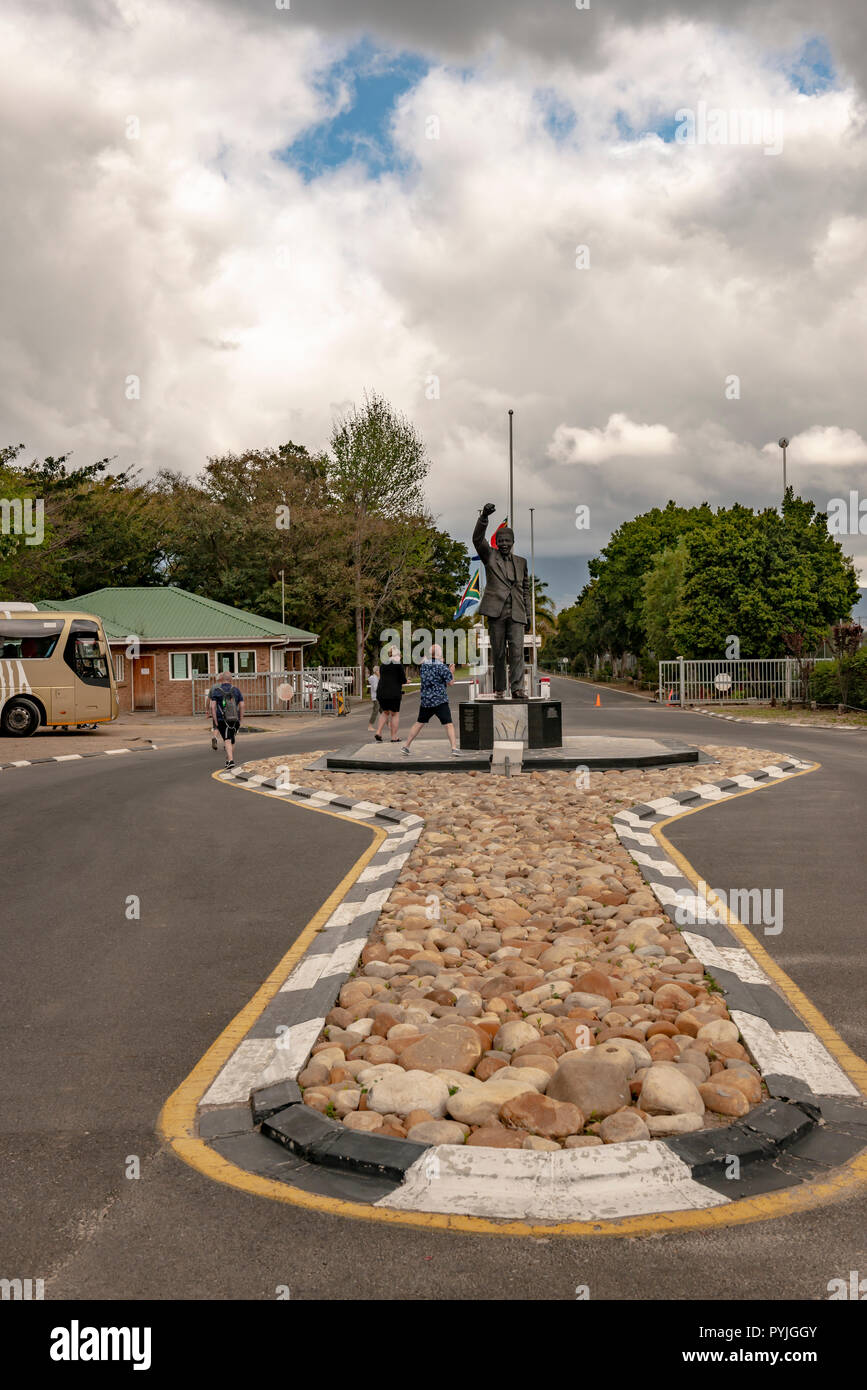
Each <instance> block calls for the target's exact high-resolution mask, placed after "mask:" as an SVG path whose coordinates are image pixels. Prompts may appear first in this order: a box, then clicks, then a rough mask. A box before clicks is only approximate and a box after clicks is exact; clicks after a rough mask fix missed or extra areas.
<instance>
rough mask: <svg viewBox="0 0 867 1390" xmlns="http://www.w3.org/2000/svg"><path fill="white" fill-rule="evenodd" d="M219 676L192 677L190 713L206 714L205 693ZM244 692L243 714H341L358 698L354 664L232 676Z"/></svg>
mask: <svg viewBox="0 0 867 1390" xmlns="http://www.w3.org/2000/svg"><path fill="white" fill-rule="evenodd" d="M219 680H220V677H219V676H216V675H214V676H197V677H196V678H195V679H194V680H193V683H192V685H193V714H207V712H208V695H209V692H210V691H211V690H213V688H214V686H215V685H216V684H217V683H218V682H219ZM232 684H233V685H235V686H237V687H238V689H239V690H240V691H241V694H242V695H243V696H244V714H245V715H246V716H247V717H249V716H250V715H251V714H343V713H345V712H346V708H347V701H348V700H349V699H350V698H351V697H355V698H361V695H362V689H361V671H360V670H359V668H358V667H357V666H310V667H308V668H307V669H306V670H304V671H259V672H257V674H256V675H255V676H233V677H232Z"/></svg>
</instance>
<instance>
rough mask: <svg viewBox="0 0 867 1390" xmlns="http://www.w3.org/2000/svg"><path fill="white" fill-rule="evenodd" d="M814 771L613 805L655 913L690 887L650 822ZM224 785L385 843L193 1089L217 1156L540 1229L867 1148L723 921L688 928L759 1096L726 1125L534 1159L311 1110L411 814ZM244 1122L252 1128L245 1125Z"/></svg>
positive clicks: (855, 1116)
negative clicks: (205, 1086) (360, 1126)
mask: <svg viewBox="0 0 867 1390" xmlns="http://www.w3.org/2000/svg"><path fill="white" fill-rule="evenodd" d="M810 766H812V765H811V764H808V763H801V762H798V761H796V760H795V759H792V760H791V761H786V762H783V763H781V764H779V765H777V766H773V767H768V768H762V769H759V770H758V771H756V772H754V773H752V774H750V775H748V776H740V777H737V778H728V779H725V780H724V781H722V782H719V783H702V784H701V785H699V786H697V787H695V788H693V789H691V790H689V791H686V792H680V793H678V794H677V795H676V796H673V797H670V798H667V797H666V798H661V799H659V800H657V801H654V802H650V803H647V804H646V805H644V804H642V805H637V806H633V807H632V808H631V809H630V810H628V811H624V812H620V813H618V815H617V816H616V817H615V819H614V824H615V827H616V829H617V832H618V835H619V836H620V839H621V841H622V843H623V844H624V846H625V848H626V849H627V850H628V851H629V853H630V854H631V855H632V857H633V858H634V859H635V862H636V863H637V864H638V866H639V868H640V869H641V872H642V874H643V875H644V877H645V878H646V880H647V881H648V883H649V884H650V886H651V887H652V888H653V891H654V893H655V894H656V896H657V898H658V899H659V901H660V903H661V904H662V906H663V908H664V910H665V911H666V913H668V914H669V915H670V916H672V917H674V913H675V910H676V909H677V908H678V907H687V908H688V907H689V905H690V902H692V904H693V905H694V904H695V900H696V895H695V890H694V888H693V886H692V885H691V884H690V883H689V882H688V880H686V879H685V878H683V876H682V875H681V873H680V870H679V869H678V868H677V866H676V865H674V864H672V863H671V862H670V861H669V860H667V859H666V857H665V854H664V852H663V850H662V847H661V846H660V845H659V844H658V842H657V841H656V840H655V839H654V837H653V836H652V835H651V834H650V828H651V827H652V826H653V825H656V824H659V823H661V822H662V821H665V820H667V819H669V818H670V817H671V816H672V815H675V814H677V813H678V812H679V811H682V810H683V809H684V808H692V807H694V806H701V805H712V804H716V803H717V802H719V801H720V800H724V799H727V798H729V797H731V796H733V795H735V794H736V793H737V792H739V791H744V790H748V789H751V788H753V787H758V786H761V785H766V784H769V783H770V782H773V781H779V780H783V779H785V778H787V777H790V776H793V775H794V774H795V773H796V772H800V771H803V770H805V769H806V768H808V767H810ZM226 778H227V779H231V778H233V779H234V780H236V781H244V782H247V783H249V784H250V785H253V786H255V787H256V788H258V789H260V790H263V791H267V792H269V793H270V794H272V795H275V796H279V797H284V798H292V799H294V800H296V801H298V802H300V803H303V804H306V805H308V806H311V807H318V808H325V807H327V808H330V809H333V810H335V811H338V812H340V813H341V814H343V815H346V816H350V817H351V818H353V819H357V820H359V821H366V822H369V823H371V824H374V825H380V826H382V828H386V829H387V830H388V839H387V840H386V841H385V842H384V843H383V845H381V846H380V848H379V849H378V851H377V853H376V855H374V857H373V858H372V859H371V861H370V863H369V864H368V865H367V866H366V868H365V870H364V871H363V872H362V874H361V875H360V876H359V878H358V879H357V880H356V881H355V883H354V884H353V885H352V886H351V888H350V889H349V891H348V893H347V895H346V898H345V899H344V902H343V903H341V904H340V905H339V906H338V908H336V909H335V911H334V913H333V914H332V917H331V918H330V919H329V922H328V923H327V924H326V928H325V932H324V933H323V934H322V936H320V938H319V939H318V940H317V942H316V946H315V948H313V953H311V952H308V954H307V955H306V956H305V957H304V958H303V959H302V960H301V961H300V962H299V963H298V965H296V967H295V969H294V970H293V971H292V974H291V975H290V976H289V979H288V980H287V982H286V984H285V985H284V986H283V988H282V989H281V990H280V991H279V992H278V994H277V996H275V999H274V1000H273V1001H272V1003H271V1004H270V1005H269V1006H268V1008H267V1009H266V1010H265V1012H264V1013H263V1014H262V1016H261V1017H260V1019H259V1020H258V1021H257V1023H256V1024H255V1025H254V1027H253V1028H251V1030H250V1033H249V1034H248V1036H247V1038H246V1039H245V1040H244V1041H243V1042H242V1043H241V1044H240V1046H239V1048H238V1050H237V1051H236V1052H235V1053H234V1054H233V1056H232V1057H231V1058H230V1059H229V1061H228V1063H227V1064H226V1065H225V1067H224V1068H223V1070H222V1071H221V1072H220V1074H219V1075H218V1076H217V1078H216V1079H215V1081H214V1082H213V1083H212V1085H211V1087H210V1088H209V1090H208V1091H207V1092H206V1093H205V1095H204V1096H203V1098H202V1102H201V1107H202V1110H201V1112H200V1116H199V1133H200V1135H201V1136H202V1137H203V1138H205V1139H207V1140H208V1142H209V1143H211V1144H212V1146H213V1147H214V1148H215V1149H217V1151H218V1152H220V1153H221V1154H222V1155H223V1156H224V1157H226V1158H228V1159H230V1160H231V1161H233V1162H236V1163H237V1164H239V1165H240V1166H242V1167H245V1168H248V1169H249V1170H251V1171H254V1172H257V1173H259V1174H262V1175H264V1176H269V1177H272V1178H278V1179H279V1180H282V1181H286V1182H290V1183H292V1184H293V1185H296V1186H300V1187H302V1188H305V1189H306V1190H309V1191H316V1192H324V1193H328V1194H330V1195H335V1196H340V1197H343V1198H347V1199H351V1200H355V1201H360V1202H365V1203H367V1204H370V1205H372V1206H374V1207H381V1208H387V1209H390V1210H395V1211H415V1212H439V1213H451V1214H455V1215H467V1216H483V1217H487V1218H491V1219H495V1220H519V1221H525V1222H526V1221H530V1222H539V1223H546V1222H565V1221H582V1220H588V1221H605V1220H616V1219H622V1218H624V1217H628V1216H638V1215H647V1214H650V1213H655V1212H674V1211H686V1210H701V1209H704V1208H710V1207H722V1206H726V1205H728V1204H729V1203H731V1202H733V1201H736V1200H738V1199H740V1198H743V1197H746V1196H756V1195H758V1194H760V1193H765V1192H771V1191H774V1190H777V1189H782V1188H787V1187H792V1186H795V1185H797V1184H799V1183H802V1182H806V1181H809V1180H812V1179H815V1178H817V1177H823V1176H827V1175H828V1173H829V1172H830V1171H831V1170H832V1169H834V1168H837V1167H839V1166H840V1165H841V1164H844V1163H846V1162H847V1161H848V1160H849V1159H851V1158H853V1157H854V1156H855V1155H856V1154H857V1153H859V1152H860V1151H861V1150H862V1149H863V1148H865V1147H867V1107H865V1105H864V1101H863V1097H862V1096H861V1093H860V1092H859V1091H858V1089H857V1087H856V1086H855V1085H854V1084H853V1083H852V1082H851V1081H850V1080H849V1078H848V1077H847V1076H846V1074H845V1073H844V1072H843V1071H842V1069H841V1068H840V1067H839V1066H838V1065H837V1063H836V1062H835V1061H834V1059H833V1057H831V1055H830V1053H828V1052H827V1050H826V1049H825V1048H824V1047H823V1045H822V1044H821V1043H820V1041H819V1039H818V1038H816V1037H815V1035H814V1034H813V1033H812V1032H811V1031H810V1030H809V1029H808V1028H807V1027H806V1025H805V1024H804V1023H803V1022H802V1021H801V1020H800V1019H799V1018H798V1016H797V1015H796V1014H794V1012H793V1011H792V1010H791V1009H790V1008H789V1006H788V1004H787V1003H786V1001H785V1000H784V999H783V998H782V996H781V995H780V994H779V993H778V992H777V991H776V989H775V988H774V986H773V984H772V982H771V980H770V979H769V978H768V977H767V975H766V974H765V972H764V971H763V970H762V969H761V967H760V966H759V965H758V963H757V962H756V961H754V960H753V958H752V956H751V955H750V953H749V952H748V951H747V950H745V949H744V948H743V947H742V946H741V945H740V943H739V942H738V941H737V940H736V939H735V938H734V937H733V935H732V934H731V932H730V931H729V928H728V927H727V926H725V925H724V924H723V923H721V922H717V921H715V922H713V923H702V925H701V929H700V930H695V931H690V932H684V936H685V939H686V940H687V942H688V944H689V946H690V948H691V950H693V951H694V953H695V954H696V956H697V957H698V959H699V960H701V961H702V963H703V964H704V965H705V967H706V969H708V970H710V971H712V973H713V975H714V977H715V978H716V980H717V982H718V983H719V984H720V986H721V988H722V989H723V990H724V992H725V994H726V1001H727V1003H728V1005H729V1009H730V1011H731V1014H732V1017H733V1019H734V1020H735V1021H736V1022H737V1024H738V1027H739V1028H740V1030H741V1033H742V1036H743V1037H744V1039H745V1041H746V1042H747V1045H748V1047H749V1048H750V1050H751V1051H752V1052H753V1055H754V1056H755V1058H756V1060H757V1062H758V1063H759V1065H760V1067H761V1068H762V1069H763V1071H764V1073H765V1080H766V1081H767V1083H768V1090H769V1093H770V1096H771V1099H770V1100H768V1101H765V1102H764V1103H762V1104H761V1105H759V1106H756V1107H755V1108H754V1109H753V1110H751V1111H750V1112H749V1114H747V1115H745V1116H744V1117H743V1118H742V1119H740V1120H738V1121H736V1122H735V1123H733V1124H730V1125H726V1126H725V1127H724V1128H718V1129H711V1130H701V1131H697V1132H696V1133H693V1134H687V1135H681V1136H675V1137H671V1138H667V1139H657V1140H650V1141H642V1142H636V1143H629V1144H607V1145H604V1146H600V1147H591V1148H586V1149H565V1150H561V1151H560V1152H558V1153H553V1152H552V1153H540V1152H535V1151H528V1150H510V1149H486V1148H474V1147H466V1146H463V1145H439V1146H429V1145H422V1144H416V1143H413V1142H411V1141H408V1140H405V1139H393V1138H384V1137H381V1136H377V1135H375V1134H363V1133H359V1132H356V1131H353V1130H348V1129H347V1128H346V1127H345V1126H344V1125H342V1124H339V1123H338V1122H336V1121H334V1120H331V1119H329V1118H328V1117H326V1116H325V1115H322V1114H320V1113H319V1112H318V1111H316V1110H314V1109H312V1108H311V1107H309V1106H305V1105H304V1104H303V1103H302V1098H301V1092H300V1089H299V1088H298V1086H297V1082H296V1077H297V1075H298V1072H299V1071H300V1070H301V1069H302V1068H303V1066H304V1065H305V1063H306V1061H307V1058H308V1056H309V1054H310V1050H311V1048H312V1046H313V1043H314V1042H315V1039H316V1037H317V1036H318V1034H319V1031H320V1029H321V1028H322V1026H323V1024H324V1021H325V1016H326V1015H327V1013H328V1012H329V1010H330V1009H331V1008H332V1007H333V1004H334V1002H335V1000H336V998H337V995H338V993H339V990H340V987H341V985H342V984H343V983H344V982H345V980H346V979H347V978H349V975H350V973H351V971H352V969H353V966H354V965H355V963H356V962H357V960H358V957H359V956H360V953H361V950H362V948H363V946H364V944H365V942H366V941H367V939H368V936H369V934H370V931H371V930H372V928H373V926H374V924H375V922H376V920H377V918H378V916H379V912H380V909H381V907H382V905H383V904H384V902H385V900H386V898H387V897H388V893H389V892H390V889H391V887H392V885H393V883H394V882H395V880H396V879H397V876H398V874H399V872H400V869H401V868H402V866H403V863H404V862H405V860H406V858H407V856H408V854H409V853H410V852H411V849H412V846H413V844H414V843H415V842H416V841H417V839H418V837H419V835H420V834H421V830H422V828H423V821H422V820H421V818H420V817H418V816H405V815H403V814H402V813H401V812H400V811H397V810H394V809H392V808H390V807H385V806H379V805H377V804H375V803H372V802H367V801H352V800H351V799H350V798H347V797H342V796H339V795H336V794H331V793H327V792H321V791H313V790H310V789H306V788H303V787H301V786H298V785H296V784H292V783H278V782H276V781H274V780H273V779H264V778H261V777H248V776H246V775H245V774H244V773H243V772H239V773H235V774H232V773H228V774H226ZM372 885H376V886H375V887H372ZM326 933H328V936H327V937H326ZM278 1030H280V1031H281V1033H282V1036H281V1037H280V1038H279V1041H278V1040H276V1039H275V1033H276V1032H277V1031H278ZM256 1126H261V1131H260V1132H259V1133H253V1132H252V1131H253V1130H254V1129H255V1127H256ZM267 1141H276V1145H275V1143H268V1142H267ZM276 1146H279V1148H278V1147H276Z"/></svg>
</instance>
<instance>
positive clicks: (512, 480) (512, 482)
mask: <svg viewBox="0 0 867 1390" xmlns="http://www.w3.org/2000/svg"><path fill="white" fill-rule="evenodd" d="M514 413H515V412H514V410H510V411H509V525H510V526H511V527H512V529H513V530H514V527H515V497H514V491H515V468H514V459H513V454H512V416H513V415H514Z"/></svg>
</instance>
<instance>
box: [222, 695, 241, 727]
mask: <svg viewBox="0 0 867 1390" xmlns="http://www.w3.org/2000/svg"><path fill="white" fill-rule="evenodd" d="M221 694H222V697H223V722H224V723H226V724H237V723H238V722H239V713H238V701H237V700H236V699H235V696H234V695H233V694H232V692H231V690H230V691H229V693H228V695H226V694H225V693H224V692H222V691H221Z"/></svg>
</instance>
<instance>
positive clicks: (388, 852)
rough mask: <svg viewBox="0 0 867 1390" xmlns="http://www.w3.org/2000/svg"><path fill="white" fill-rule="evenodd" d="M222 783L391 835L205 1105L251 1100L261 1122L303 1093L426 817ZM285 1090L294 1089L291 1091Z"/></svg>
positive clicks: (322, 795) (273, 783)
mask: <svg viewBox="0 0 867 1390" xmlns="http://www.w3.org/2000/svg"><path fill="white" fill-rule="evenodd" d="M220 780H221V781H235V782H243V783H246V784H247V785H248V786H250V787H254V788H256V789H257V790H259V791H263V792H265V793H267V794H268V795H270V796H273V797H277V798H279V799H281V800H292V801H297V802H299V803H301V804H303V805H305V806H307V807H311V808H313V809H317V810H322V809H332V810H334V811H337V812H339V813H340V814H341V815H343V816H346V817H347V818H348V819H350V820H355V821H359V822H361V823H366V824H369V825H372V826H375V827H376V828H377V829H380V830H384V831H385V832H386V838H385V839H384V840H383V842H382V844H381V845H379V847H378V848H377V850H376V853H375V854H374V855H373V856H372V858H371V859H370V861H369V862H368V863H367V864H366V865H365V867H364V868H363V869H362V871H361V873H360V874H359V875H358V877H357V878H356V879H355V880H354V882H353V883H352V884H351V885H350V886H349V888H348V890H347V892H346V894H345V895H344V897H343V900H342V901H341V902H340V903H339V904H338V905H337V907H336V908H335V909H334V911H333V912H332V913H331V916H330V917H329V918H328V920H327V922H326V923H325V925H324V927H323V928H322V930H321V931H320V932H319V933H318V934H317V937H316V941H315V943H314V945H312V946H311V947H310V948H309V949H308V951H307V953H306V954H305V955H304V956H303V957H302V959H301V960H300V961H299V962H298V964H297V965H296V966H295V967H294V969H293V970H292V972H291V973H290V974H289V976H288V977H287V979H286V980H285V981H284V982H283V984H282V985H281V986H280V988H279V990H278V991H277V993H276V994H275V996H274V998H273V999H272V1000H271V1002H270V1003H269V1004H268V1005H267V1007H266V1008H265V1010H264V1011H263V1013H262V1014H261V1015H260V1016H259V1018H258V1019H257V1021H256V1023H255V1024H254V1025H253V1026H252V1028H251V1029H250V1031H249V1033H248V1034H247V1036H246V1037H245V1038H244V1040H243V1041H242V1042H241V1043H240V1045H239V1046H238V1048H237V1049H236V1050H235V1052H234V1053H233V1054H232V1056H231V1057H230V1058H229V1061H228V1062H227V1063H226V1065H225V1066H224V1067H223V1069H222V1071H221V1072H220V1073H219V1075H218V1076H217V1077H216V1078H215V1079H214V1081H213V1083H212V1084H211V1086H210V1087H209V1088H208V1090H207V1091H206V1092H205V1094H204V1096H203V1097H202V1100H201V1102H200V1104H201V1106H202V1107H203V1108H205V1109H207V1108H208V1107H215V1106H237V1105H247V1104H249V1103H250V1101H251V1098H252V1101H253V1105H254V1108H255V1110H256V1113H257V1116H258V1117H259V1118H261V1117H262V1115H263V1114H264V1113H265V1111H266V1110H267V1109H269V1108H274V1109H276V1108H277V1105H278V1103H281V1098H282V1096H283V1095H285V1094H293V1095H294V1094H295V1093H297V1090H298V1088H297V1086H294V1082H295V1078H296V1077H297V1075H298V1073H299V1071H301V1069H302V1068H303V1067H304V1065H305V1063H306V1061H307V1059H308V1057H309V1056H310V1051H311V1048H312V1047H313V1044H314V1043H315V1042H316V1039H317V1037H318V1036H319V1033H320V1031H321V1029H322V1028H323V1027H324V1026H325V1016H326V1014H327V1013H328V1012H329V1011H330V1010H331V1009H332V1008H333V1007H334V1003H335V1001H336V999H337V996H338V994H339V993H340V989H341V986H342V985H344V984H345V983H346V981H347V980H348V979H349V977H350V975H351V974H352V972H353V970H354V969H355V967H356V965H357V964H358V959H359V956H360V955H361V952H362V949H363V947H364V946H365V945H366V944H367V940H368V937H369V936H370V933H371V931H372V930H373V927H374V926H375V924H376V921H377V919H378V917H379V913H380V909H381V908H382V906H383V904H384V903H385V901H386V899H387V898H388V895H389V893H390V892H391V889H392V887H393V886H394V884H395V882H396V881H397V878H398V875H399V874H400V871H401V869H402V868H403V866H404V864H405V863H406V861H407V859H408V858H409V855H410V853H411V852H412V850H413V848H414V847H415V844H416V841H417V840H418V837H419V835H420V834H421V831H422V826H423V824H424V822H423V821H422V819H421V817H420V816H412V815H408V814H406V812H403V811H396V810H394V809H393V808H392V807H390V806H379V805H377V804H376V803H375V802H372V801H354V800H352V799H351V798H350V797H346V796H339V795H337V794H336V793H331V792H323V791H314V790H311V789H310V788H306V787H302V786H299V785H298V784H296V783H294V782H289V781H285V780H282V779H281V780H276V779H274V778H265V777H259V776H251V775H248V774H247V773H245V772H244V771H243V770H239V771H235V772H226V773H221V774H220ZM287 1083H293V1087H292V1089H291V1090H289V1091H287V1089H286V1087H287ZM299 1098H300V1096H299ZM282 1103H284V1104H285V1101H282ZM308 1108H309V1107H308ZM341 1128H343V1127H342V1126H341Z"/></svg>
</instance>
